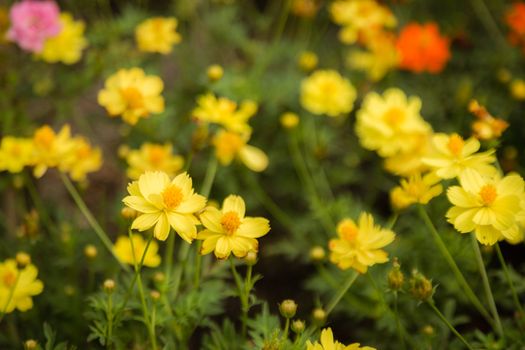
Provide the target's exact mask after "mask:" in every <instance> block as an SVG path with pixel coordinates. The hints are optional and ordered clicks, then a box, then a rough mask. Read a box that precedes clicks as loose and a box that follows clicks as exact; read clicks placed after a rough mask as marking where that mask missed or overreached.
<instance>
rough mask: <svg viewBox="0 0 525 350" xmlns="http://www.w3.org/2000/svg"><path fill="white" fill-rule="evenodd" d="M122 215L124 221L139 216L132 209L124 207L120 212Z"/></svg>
mask: <svg viewBox="0 0 525 350" xmlns="http://www.w3.org/2000/svg"><path fill="white" fill-rule="evenodd" d="M120 215H122V217H123V218H124V219H135V218H136V217H137V215H138V212H137V211H136V210H135V209H132V208H130V207H124V208H122V210H121V211H120Z"/></svg>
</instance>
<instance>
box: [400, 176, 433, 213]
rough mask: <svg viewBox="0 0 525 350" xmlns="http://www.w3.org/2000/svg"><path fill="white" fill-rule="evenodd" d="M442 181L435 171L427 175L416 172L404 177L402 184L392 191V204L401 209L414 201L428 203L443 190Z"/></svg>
mask: <svg viewBox="0 0 525 350" xmlns="http://www.w3.org/2000/svg"><path fill="white" fill-rule="evenodd" d="M440 181H441V179H440V178H439V177H437V176H436V175H435V174H434V173H428V174H426V175H425V176H421V174H414V175H412V176H410V177H409V178H408V179H402V180H401V182H400V185H399V186H397V187H395V188H394V189H393V190H392V191H391V192H390V201H391V202H392V206H393V207H394V208H396V209H397V210H400V209H404V208H406V207H408V206H410V205H412V204H414V203H420V204H427V203H428V202H430V200H431V199H432V198H434V197H437V196H439V195H440V194H441V192H443V186H441V184H439V182H440Z"/></svg>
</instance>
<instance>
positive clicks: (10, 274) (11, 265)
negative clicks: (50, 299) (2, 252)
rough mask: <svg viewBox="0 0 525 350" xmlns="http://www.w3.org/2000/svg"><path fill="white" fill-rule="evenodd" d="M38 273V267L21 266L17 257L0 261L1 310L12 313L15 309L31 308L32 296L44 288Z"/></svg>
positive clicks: (31, 265)
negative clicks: (18, 264)
mask: <svg viewBox="0 0 525 350" xmlns="http://www.w3.org/2000/svg"><path fill="white" fill-rule="evenodd" d="M37 275H38V269H37V268H36V267H35V265H33V264H28V265H26V266H25V267H23V268H19V267H18V266H17V263H16V260H15V259H7V260H5V261H4V262H0V310H2V311H3V310H5V312H6V313H10V312H13V311H14V310H15V309H18V310H20V311H27V310H29V309H31V308H32V307H33V299H32V297H33V296H35V295H38V294H40V293H42V290H43V289H44V284H43V283H42V281H40V280H39V279H37Z"/></svg>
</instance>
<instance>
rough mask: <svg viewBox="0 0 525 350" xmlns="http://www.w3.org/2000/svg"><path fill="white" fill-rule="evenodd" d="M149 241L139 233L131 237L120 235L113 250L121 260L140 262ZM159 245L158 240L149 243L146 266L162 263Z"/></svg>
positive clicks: (155, 265)
mask: <svg viewBox="0 0 525 350" xmlns="http://www.w3.org/2000/svg"><path fill="white" fill-rule="evenodd" d="M146 246H147V242H146V241H145V240H144V238H142V236H141V235H139V234H136V233H135V234H133V235H131V239H129V237H128V236H120V237H118V238H117V241H116V242H115V246H114V247H113V250H114V251H115V254H116V255H117V257H118V258H119V260H120V261H122V262H124V263H126V264H130V265H135V262H136V263H137V264H139V263H140V261H141V259H142V256H143V255H144V250H145V249H146ZM158 251H159V246H158V244H157V242H155V241H152V242H151V243H150V244H149V247H148V250H147V251H146V256H144V263H143V265H144V266H148V267H157V266H159V265H160V256H159V254H158Z"/></svg>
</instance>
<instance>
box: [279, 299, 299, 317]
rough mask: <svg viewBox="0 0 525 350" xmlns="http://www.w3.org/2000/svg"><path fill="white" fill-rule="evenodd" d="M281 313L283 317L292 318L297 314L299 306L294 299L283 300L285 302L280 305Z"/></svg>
mask: <svg viewBox="0 0 525 350" xmlns="http://www.w3.org/2000/svg"><path fill="white" fill-rule="evenodd" d="M279 312H280V313H281V315H282V316H283V317H286V318H292V317H294V316H295V313H296V312H297V304H296V303H295V301H294V300H292V299H286V300H283V302H282V303H281V304H279Z"/></svg>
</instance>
